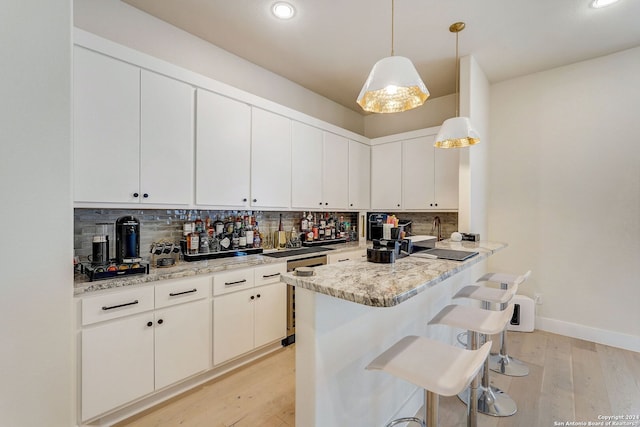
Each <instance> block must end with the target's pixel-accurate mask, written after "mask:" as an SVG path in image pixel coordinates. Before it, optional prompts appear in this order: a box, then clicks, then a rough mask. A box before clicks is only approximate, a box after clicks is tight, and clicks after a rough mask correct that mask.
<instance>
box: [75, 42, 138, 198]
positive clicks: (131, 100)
mask: <svg viewBox="0 0 640 427" xmlns="http://www.w3.org/2000/svg"><path fill="white" fill-rule="evenodd" d="M139 146H140V69H139V68H138V67H134V66H132V65H129V64H127V63H125V62H121V61H118V60H115V59H112V58H110V57H108V56H104V55H101V54H99V53H95V52H93V51H90V50H88V49H84V48H81V47H78V46H76V47H74V50H73V147H74V163H73V164H74V174H73V176H74V200H75V201H78V202H137V201H138V200H139V199H138V198H134V197H133V194H134V193H138V192H139V185H138V184H139V183H138V175H139V170H140V153H139Z"/></svg>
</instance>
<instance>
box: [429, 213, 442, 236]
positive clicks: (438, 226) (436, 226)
mask: <svg viewBox="0 0 640 427" xmlns="http://www.w3.org/2000/svg"><path fill="white" fill-rule="evenodd" d="M434 231H437V232H438V234H437V239H436V240H437V241H438V242H439V241H440V240H442V224H441V223H440V217H439V216H436V217H435V218H433V224H432V225H431V233H433V232H434Z"/></svg>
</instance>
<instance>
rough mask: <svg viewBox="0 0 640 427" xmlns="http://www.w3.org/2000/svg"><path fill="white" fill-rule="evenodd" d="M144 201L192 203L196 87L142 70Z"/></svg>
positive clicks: (142, 177)
mask: <svg viewBox="0 0 640 427" xmlns="http://www.w3.org/2000/svg"><path fill="white" fill-rule="evenodd" d="M141 73H142V74H141V88H140V196H141V197H140V200H141V202H142V203H166V204H184V205H186V204H189V203H191V201H192V200H191V199H192V195H193V93H194V89H193V87H191V86H189V85H188V84H186V83H182V82H180V81H177V80H173V79H170V78H168V77H164V76H161V75H159V74H155V73H151V72H149V71H146V70H142V71H141Z"/></svg>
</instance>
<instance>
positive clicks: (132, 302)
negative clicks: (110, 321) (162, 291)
mask: <svg viewBox="0 0 640 427" xmlns="http://www.w3.org/2000/svg"><path fill="white" fill-rule="evenodd" d="M137 303H138V300H135V301H131V302H127V303H124V304H120V305H112V306H111V307H107V306H106V305H104V306H102V309H103V310H105V311H106V310H113V309H114V308H120V307H126V306H128V305H135V304H137Z"/></svg>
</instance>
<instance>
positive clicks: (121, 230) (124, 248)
mask: <svg viewBox="0 0 640 427" xmlns="http://www.w3.org/2000/svg"><path fill="white" fill-rule="evenodd" d="M115 233H116V261H117V262H118V263H119V264H134V263H139V262H140V261H142V258H141V257H140V221H138V220H137V219H136V218H134V217H132V216H123V217H120V218H118V219H117V220H116V230H115Z"/></svg>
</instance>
